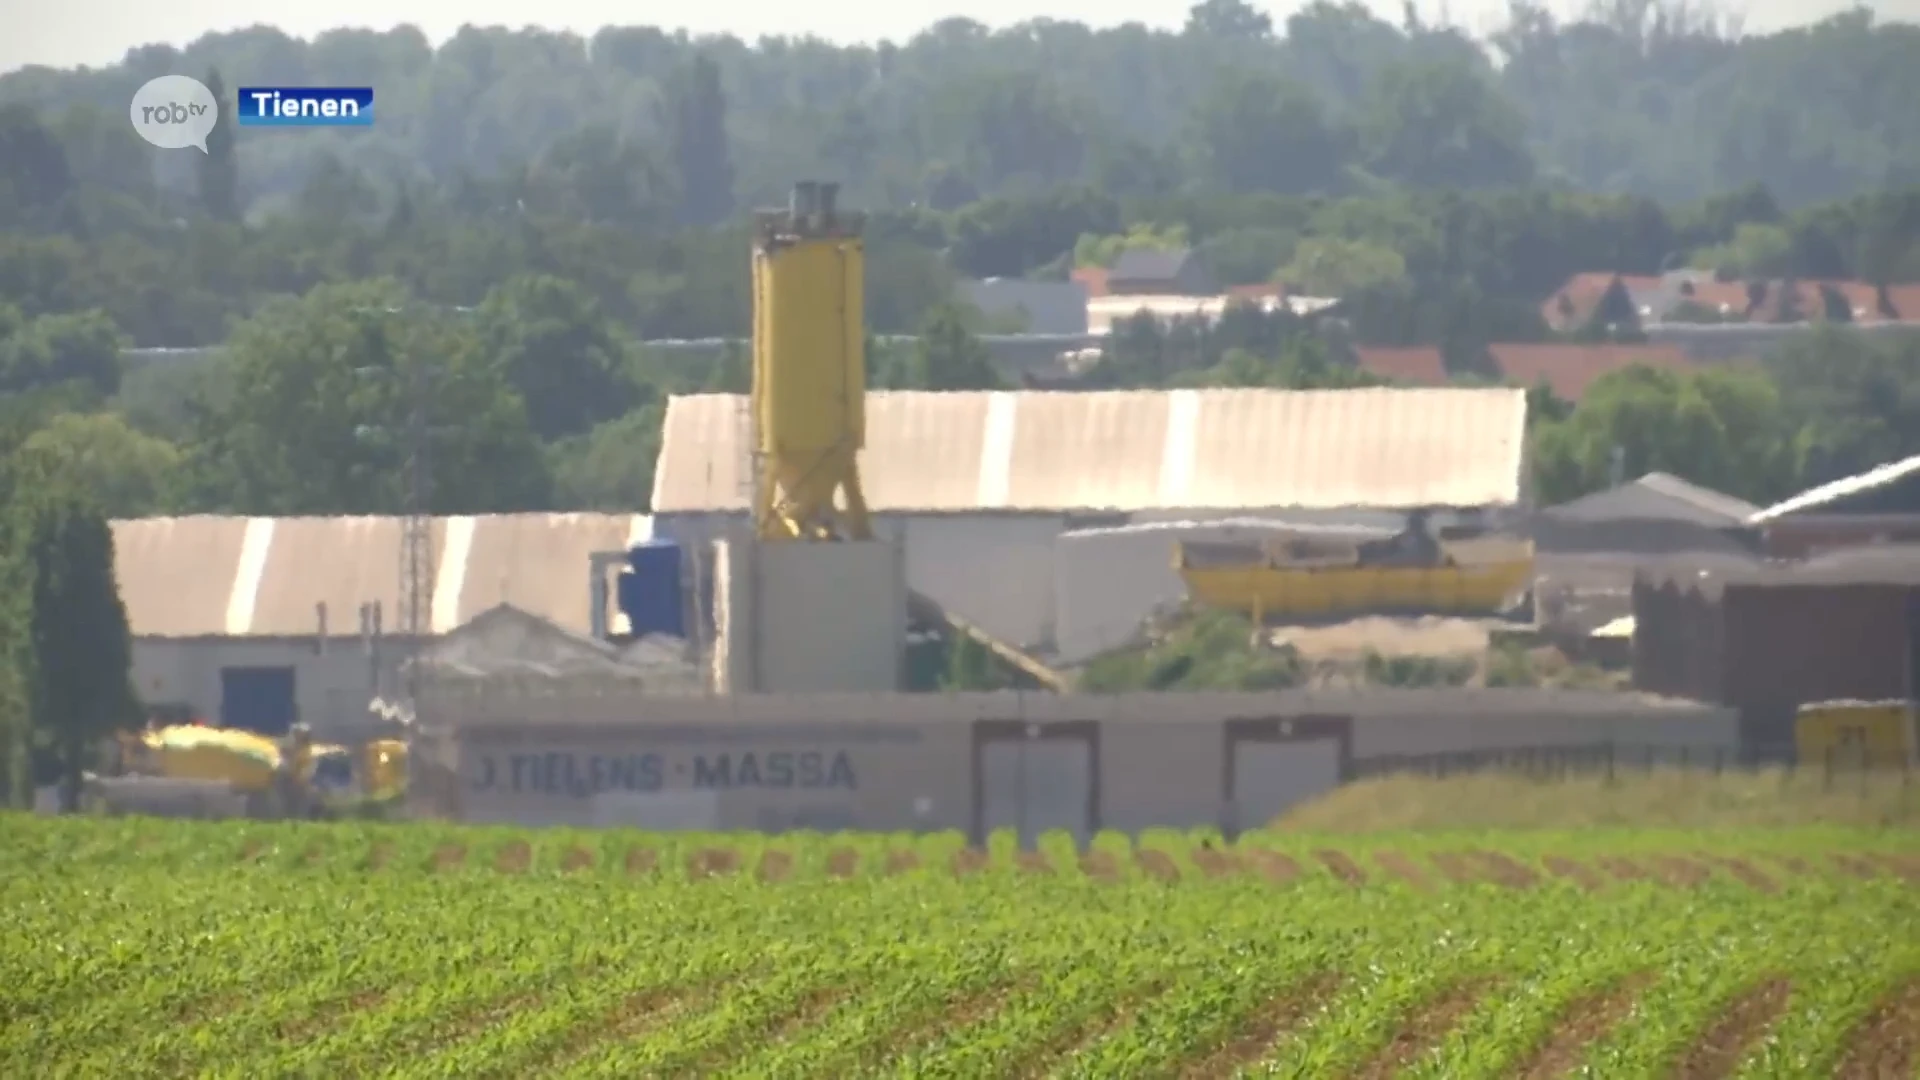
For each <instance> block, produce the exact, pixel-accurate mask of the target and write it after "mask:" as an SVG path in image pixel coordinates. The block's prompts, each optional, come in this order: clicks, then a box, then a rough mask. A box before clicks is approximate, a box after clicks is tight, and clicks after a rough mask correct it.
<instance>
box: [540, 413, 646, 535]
mask: <svg viewBox="0 0 1920 1080" xmlns="http://www.w3.org/2000/svg"><path fill="white" fill-rule="evenodd" d="M665 419H666V408H665V402H661V401H654V402H650V403H648V404H646V405H644V406H642V407H640V408H638V409H635V410H633V411H632V412H630V413H628V414H627V415H625V416H622V417H620V418H618V419H616V420H609V421H607V422H606V423H604V424H601V425H600V426H598V427H596V428H594V429H593V430H592V431H589V432H587V433H586V434H584V435H575V436H572V437H569V438H566V439H562V440H560V441H559V442H558V443H555V444H554V445H553V447H552V448H551V450H550V460H551V462H552V469H553V478H554V488H555V496H554V502H555V504H556V505H557V506H558V507H559V508H560V509H563V510H600V511H606V512H609V513H632V512H635V511H640V510H645V509H647V508H648V507H649V506H651V505H652V503H653V467H654V462H655V459H656V458H657V457H659V454H660V425H661V423H662V421H664V420H665Z"/></svg>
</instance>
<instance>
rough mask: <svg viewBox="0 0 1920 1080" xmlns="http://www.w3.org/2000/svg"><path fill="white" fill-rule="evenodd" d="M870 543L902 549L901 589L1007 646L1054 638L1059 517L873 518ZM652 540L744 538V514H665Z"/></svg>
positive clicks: (1061, 520) (931, 515)
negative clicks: (892, 544)
mask: <svg viewBox="0 0 1920 1080" xmlns="http://www.w3.org/2000/svg"><path fill="white" fill-rule="evenodd" d="M873 526H874V533H875V535H877V536H879V537H881V538H883V539H887V540H892V541H894V542H896V543H902V544H904V545H905V547H906V568H907V584H908V586H909V587H911V588H913V589H914V590H916V591H918V592H920V593H923V594H925V595H926V596H928V597H931V598H932V599H933V600H934V601H935V602H936V603H938V604H939V605H940V606H941V607H943V608H945V609H947V610H948V611H951V612H953V613H954V614H955V615H958V616H960V617H961V618H964V619H966V620H967V621H968V622H970V623H973V624H974V625H976V626H978V627H980V628H981V629H983V630H985V631H987V632H988V633H989V634H992V635H993V636H994V637H996V638H999V639H1000V640H1002V641H1005V642H1008V643H1009V644H1012V645H1016V646H1021V647H1026V646H1031V645H1037V644H1040V643H1043V642H1046V641H1050V640H1051V639H1052V636H1053V541H1054V538H1055V537H1056V536H1059V535H1060V534H1061V533H1062V532H1064V531H1066V527H1067V526H1066V518H1065V516H1064V515H1061V514H1027V513H1004V514H1003V513H952V514H944V513H943V514H935V513H926V514H876V515H874V518H873ZM654 528H655V530H656V533H657V534H659V535H664V536H671V537H673V538H674V539H676V540H679V541H680V542H682V543H685V544H689V545H694V544H701V543H704V542H706V541H711V540H713V539H716V538H719V537H723V536H745V535H746V532H747V520H746V517H745V515H743V514H723V513H713V514H663V515H659V516H657V517H656V518H655V519H654Z"/></svg>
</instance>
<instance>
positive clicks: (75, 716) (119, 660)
mask: <svg viewBox="0 0 1920 1080" xmlns="http://www.w3.org/2000/svg"><path fill="white" fill-rule="evenodd" d="M17 483H18V485H19V486H18V488H17V489H16V491H15V495H16V498H15V500H14V501H15V507H16V510H15V512H16V513H20V514H24V515H26V521H25V523H24V525H22V526H21V528H22V532H21V534H19V535H21V536H22V537H23V539H24V541H25V543H24V550H25V552H26V557H27V559H28V561H29V563H30V566H31V574H32V585H31V589H30V592H31V595H32V601H31V605H32V607H31V614H30V620H29V625H30V626H31V628H32V658H33V659H32V663H31V667H30V669H29V670H30V673H31V679H30V683H29V685H30V688H31V693H30V700H31V703H32V705H31V708H32V716H33V727H34V730H35V733H36V736H37V741H38V742H39V743H40V744H41V745H43V746H45V747H46V748H47V749H48V750H49V752H50V757H51V762H52V764H53V766H54V768H55V770H56V771H57V775H58V777H59V779H60V787H61V799H62V805H63V806H64V808H65V809H67V810H69V811H71V810H74V809H77V808H78V806H79V799H80V786H81V773H82V771H83V770H84V769H86V768H87V767H88V766H90V765H91V764H92V763H93V762H92V759H93V752H94V749H95V747H96V746H97V745H98V743H99V742H100V741H101V740H102V739H104V738H106V737H107V736H109V735H111V734H112V733H113V732H115V731H122V730H128V729H131V728H134V727H136V726H138V724H139V722H140V710H139V702H138V698H137V696H136V695H135V694H134V691H133V683H132V680H131V678H130V676H129V672H130V671H131V669H132V666H133V644H132V635H131V632H130V631H129V629H128V626H127V613H126V608H125V606H124V605H123V604H122V603H121V601H120V590H119V585H118V582H117V581H116V579H115V577H114V561H113V530H112V529H111V528H110V527H109V526H108V524H107V519H106V516H105V515H104V514H102V513H101V512H100V510H99V508H98V507H97V506H96V505H94V504H93V503H92V502H91V501H90V500H89V499H87V498H86V497H85V496H84V495H83V494H80V493H77V492H74V491H72V490H70V489H67V488H65V487H63V486H62V485H61V484H60V483H59V481H58V478H57V477H56V476H55V475H53V474H52V473H50V472H44V471H41V470H40V469H39V468H38V467H37V466H35V465H33V464H31V463H30V464H28V466H27V467H26V468H25V469H24V470H23V471H22V473H21V474H20V475H19V477H18V478H17Z"/></svg>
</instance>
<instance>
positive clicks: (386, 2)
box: [0, 0, 1920, 71]
mask: <svg viewBox="0 0 1920 1080" xmlns="http://www.w3.org/2000/svg"><path fill="white" fill-rule="evenodd" d="M1191 3H1192V0H899V2H895V3H874V4H871V5H869V4H866V3H848V2H844V0H843V2H839V3H826V4H820V5H819V6H817V7H816V6H814V5H811V4H796V3H792V2H790V0H702V2H701V3H697V4H693V5H691V6H686V7H682V6H680V5H677V4H676V5H672V6H671V7H667V5H658V7H663V8H666V10H667V11H669V12H671V14H649V13H648V9H649V8H655V7H656V5H654V4H635V3H631V2H625V0H539V2H537V3H529V2H527V0H330V2H327V3H315V4H272V5H264V6H263V5H261V4H258V3H253V2H250V0H77V2H76V0H0V8H8V9H11V10H7V11H6V12H5V15H4V18H0V22H4V23H5V24H6V30H5V33H0V71H11V70H12V69H14V68H17V67H22V66H24V65H27V64H52V65H55V66H59V67H71V66H74V65H76V64H90V65H96V66H97V65H103V64H109V63H112V62H114V61H116V60H118V59H120V57H121V56H122V55H123V54H124V53H125V52H126V51H127V49H129V48H131V47H133V46H136V45H148V44H153V43H157V42H164V43H167V44H171V45H185V44H186V43H187V42H189V41H192V40H193V39H195V38H197V37H199V36H200V35H202V34H204V33H207V32H208V31H212V30H238V29H241V28H243V27H246V26H249V25H252V24H255V23H259V22H269V21H270V22H272V23H273V24H275V25H277V26H279V27H280V29H282V30H284V31H286V32H287V33H290V34H294V35H296V36H299V37H310V36H312V35H313V34H316V33H318V32H320V31H322V30H328V29H332V28H334V27H339V26H362V27H375V28H378V29H386V28H388V27H391V26H395V25H398V24H401V23H413V24H415V25H417V26H419V27H420V28H421V29H423V30H425V31H426V33H427V35H428V36H429V37H431V38H432V39H433V40H434V42H435V43H436V44H437V43H439V42H441V41H443V40H445V39H446V38H447V37H448V36H449V35H451V34H452V33H453V31H455V30H456V29H458V28H459V27H460V26H461V25H462V24H464V23H478V24H481V25H490V24H501V25H506V26H513V27H519V26H523V25H526V24H528V23H529V22H533V23H536V24H537V25H539V26H543V27H547V28H550V29H566V30H572V31H575V32H577V33H580V34H582V35H583V36H585V35H591V34H592V33H593V32H594V31H595V30H598V29H599V28H600V27H602V26H605V25H608V24H609V23H612V24H616V25H631V24H635V23H664V24H667V25H670V26H685V27H686V28H687V29H688V30H691V31H693V32H695V33H718V32H728V33H733V34H736V35H738V36H740V37H742V38H746V39H749V40H751V39H752V38H754V37H758V36H760V35H762V34H803V33H805V34H814V35H817V36H820V37H825V38H830V39H833V40H836V41H861V40H874V39H878V38H891V39H894V40H899V39H902V38H906V37H909V36H911V35H912V34H913V33H915V32H916V31H918V30H920V29H922V28H924V27H925V26H927V25H928V24H929V23H933V22H936V21H938V20H940V19H943V18H947V17H949V16H954V15H964V16H967V17H969V18H972V19H976V20H978V21H980V22H983V23H986V24H987V25H989V26H996V27H997V26H1005V25H1007V24H1010V23H1015V22H1020V21H1022V20H1025V19H1031V18H1035V17H1038V16H1047V17H1051V18H1056V19H1071V20H1074V21H1077V22H1084V23H1089V24H1092V25H1096V26H1111V25H1115V24H1118V23H1125V22H1144V23H1147V24H1149V25H1157V26H1173V25H1177V24H1178V23H1180V22H1181V21H1182V20H1183V19H1184V18H1185V16H1186V10H1187V8H1188V7H1189V6H1190V5H1191ZM1369 3H1370V5H1371V6H1372V7H1373V8H1374V9H1375V10H1378V11H1381V12H1382V13H1383V14H1388V15H1390V16H1391V17H1392V18H1394V19H1396V20H1397V19H1398V17H1399V13H1400V11H1401V5H1400V3H1399V0H1369ZM1254 4H1255V6H1256V7H1264V8H1266V9H1267V10H1268V11H1270V12H1272V13H1273V15H1274V16H1275V17H1276V21H1277V20H1278V19H1279V18H1284V17H1285V16H1286V14H1287V13H1289V12H1291V11H1292V10H1294V9H1295V8H1296V7H1299V6H1300V3H1299V0H1278V2H1274V3H1261V2H1260V0H1254ZM1418 6H1419V8H1420V9H1421V10H1422V11H1423V12H1425V13H1427V15H1428V17H1429V18H1433V17H1434V16H1436V15H1438V14H1439V13H1440V12H1443V11H1444V12H1446V13H1447V14H1448V15H1449V16H1450V18H1451V21H1452V22H1454V23H1457V24H1459V25H1461V26H1464V27H1466V28H1468V29H1469V30H1474V31H1476V32H1477V31H1480V30H1483V29H1485V28H1486V27H1488V26H1490V25H1494V24H1496V23H1497V22H1499V21H1500V20H1501V16H1502V14H1503V13H1504V12H1505V11H1506V6H1507V5H1506V0H1447V2H1446V3H1445V4H1443V3H1442V2H1441V0H1418ZM1549 6H1551V7H1552V8H1553V9H1554V10H1558V11H1570V10H1579V9H1581V8H1583V7H1585V6H1586V5H1585V3H1584V2H1583V0H1550V4H1549ZM1721 6H1722V7H1723V8H1724V9H1727V10H1738V11H1743V12H1745V14H1746V19H1747V26H1748V29H1750V30H1771V29H1776V28H1778V27H1780V26H1784V25H1792V24H1794V23H1802V22H1808V21H1811V20H1813V19H1817V18H1820V17H1822V16H1825V15H1828V14H1831V13H1833V12H1836V11H1841V10H1845V9H1846V8H1849V7H1852V6H1854V4H1853V3H1851V2H1850V0H1750V2H1748V3H1745V4H1738V3H1723V4H1722V5H1721ZM1867 6H1869V7H1872V8H1873V9H1874V10H1875V11H1877V12H1878V13H1879V14H1880V17H1881V18H1884V19H1907V20H1915V19H1920V0H1873V2H1871V3H1869V4H1868V5H1867ZM529 16H533V18H531V19H530V18H529ZM1436 21H1437V20H1436Z"/></svg>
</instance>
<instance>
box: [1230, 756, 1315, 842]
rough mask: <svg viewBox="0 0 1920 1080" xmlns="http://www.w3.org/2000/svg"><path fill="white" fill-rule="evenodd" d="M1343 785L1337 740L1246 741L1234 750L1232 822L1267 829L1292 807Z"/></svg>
mask: <svg viewBox="0 0 1920 1080" xmlns="http://www.w3.org/2000/svg"><path fill="white" fill-rule="evenodd" d="M1339 785H1340V743H1339V741H1338V740H1337V739H1290V740H1284V741H1278V740H1276V741H1267V740H1255V739H1242V740H1240V741H1238V742H1236V743H1235V744H1234V748H1233V812H1234V821H1235V823H1236V824H1237V825H1238V827H1239V828H1242V829H1258V828H1263V827H1265V826H1266V824H1267V823H1268V822H1270V821H1272V820H1273V819H1274V818H1276V817H1278V816H1280V814H1282V813H1283V812H1285V811H1286V810H1287V809H1288V808H1289V807H1291V806H1294V805H1296V804H1298V803H1301V802H1304V801H1306V800H1308V799H1311V798H1313V797H1314V796H1316V795H1320V794H1324V793H1325V792H1328V791H1332V790H1333V789H1334V788H1336V787H1338V786H1339Z"/></svg>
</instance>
